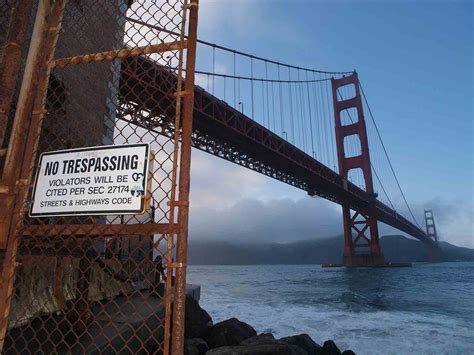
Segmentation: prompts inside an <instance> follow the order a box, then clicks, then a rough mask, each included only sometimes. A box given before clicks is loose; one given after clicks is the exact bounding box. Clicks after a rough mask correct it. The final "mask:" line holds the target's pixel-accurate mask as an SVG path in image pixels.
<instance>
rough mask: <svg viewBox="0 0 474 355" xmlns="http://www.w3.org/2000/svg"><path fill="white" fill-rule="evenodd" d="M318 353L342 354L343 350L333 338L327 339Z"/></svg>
mask: <svg viewBox="0 0 474 355" xmlns="http://www.w3.org/2000/svg"><path fill="white" fill-rule="evenodd" d="M317 354H318V355H341V350H339V348H338V347H337V345H336V344H335V343H334V342H333V341H332V340H326V341H325V342H324V345H323V347H322V348H321V349H319V350H318V352H317Z"/></svg>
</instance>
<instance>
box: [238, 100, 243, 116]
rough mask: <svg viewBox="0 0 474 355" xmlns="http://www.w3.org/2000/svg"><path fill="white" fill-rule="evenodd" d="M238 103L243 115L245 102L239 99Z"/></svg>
mask: <svg viewBox="0 0 474 355" xmlns="http://www.w3.org/2000/svg"><path fill="white" fill-rule="evenodd" d="M238 105H239V108H241V110H240V112H241V113H242V115H243V114H244V103H243V102H242V101H239V103H238Z"/></svg>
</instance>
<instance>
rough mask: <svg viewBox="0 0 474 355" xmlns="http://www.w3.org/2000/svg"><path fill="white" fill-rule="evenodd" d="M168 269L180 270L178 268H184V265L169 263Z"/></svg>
mask: <svg viewBox="0 0 474 355" xmlns="http://www.w3.org/2000/svg"><path fill="white" fill-rule="evenodd" d="M168 265H169V267H171V268H180V267H186V264H185V263H169V264H168Z"/></svg>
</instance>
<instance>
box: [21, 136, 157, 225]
mask: <svg viewBox="0 0 474 355" xmlns="http://www.w3.org/2000/svg"><path fill="white" fill-rule="evenodd" d="M149 154H150V146H149V145H148V144H129V145H111V146H101V147H88V148H80V149H70V150H60V151H54V152H46V153H43V154H41V157H40V160H39V167H38V171H37V173H36V180H35V184H34V186H33V201H32V206H31V209H30V216H31V217H48V216H68V215H69V216H72V215H105V214H139V213H143V212H144V209H145V194H146V186H147V175H148V159H149Z"/></svg>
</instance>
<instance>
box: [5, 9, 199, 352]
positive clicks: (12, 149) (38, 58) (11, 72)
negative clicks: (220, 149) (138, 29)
mask: <svg viewBox="0 0 474 355" xmlns="http://www.w3.org/2000/svg"><path fill="white" fill-rule="evenodd" d="M19 3H20V6H18V7H17V8H16V9H15V11H14V13H13V15H12V16H11V22H10V25H9V30H8V33H7V40H6V42H5V43H6V45H5V52H4V56H3V64H4V65H3V66H2V71H1V72H0V78H1V79H2V83H3V85H2V89H1V91H0V143H1V142H3V140H4V138H5V126H6V124H5V122H6V121H7V118H8V115H9V110H10V107H11V103H12V100H13V95H14V90H15V83H16V80H17V76H18V73H19V70H20V64H19V63H20V60H19V59H20V56H21V46H20V43H21V42H22V41H23V39H24V37H25V33H26V31H27V26H28V17H27V16H26V14H27V13H29V12H31V9H32V4H33V0H23V1H20V2H19ZM65 6H66V0H39V1H38V9H37V12H36V17H35V21H34V27H33V32H32V38H31V42H30V47H29V50H28V57H27V61H26V66H25V70H24V74H23V79H22V83H21V89H20V94H19V97H18V102H17V108H16V111H15V116H14V121H13V122H14V123H13V128H12V133H11V136H10V141H9V144H8V149H2V150H1V151H0V153H1V154H0V155H2V156H4V158H5V164H4V168H3V175H2V179H1V185H0V197H1V199H2V201H3V202H2V203H1V204H0V262H1V265H2V267H1V269H0V271H1V283H0V352H1V349H3V344H4V340H5V336H6V332H7V328H8V315H9V311H10V303H11V298H12V292H13V279H14V277H13V275H14V273H15V268H16V257H17V249H18V239H19V236H20V235H28V233H32V234H33V233H38V232H39V233H41V228H42V226H29V227H27V228H24V229H22V228H21V223H20V222H21V220H22V218H23V216H24V215H25V213H26V212H27V211H26V208H25V206H26V205H27V204H26V202H27V199H28V189H29V186H30V184H31V180H32V176H31V175H32V174H31V171H32V169H31V167H32V166H33V164H34V158H35V151H36V147H37V145H38V140H39V134H38V133H39V132H40V131H41V123H42V120H43V116H44V114H45V101H46V93H47V90H48V85H49V74H50V72H51V70H52V68H53V67H55V66H58V67H63V66H67V65H70V64H71V65H76V64H82V63H89V62H92V61H103V60H112V59H114V58H124V57H128V56H138V55H140V54H149V53H155V52H162V51H168V50H176V49H180V50H182V51H184V49H186V58H185V61H186V76H185V79H184V90H183V89H182V83H181V80H179V82H178V89H177V92H176V97H177V98H176V123H177V128H178V125H179V121H180V120H181V131H180V130H179V129H176V130H175V140H176V142H177V141H178V140H180V142H181V149H180V151H179V152H178V148H177V144H175V154H176V156H177V154H179V155H180V156H179V177H178V176H177V174H178V165H177V160H176V159H174V162H173V175H174V177H175V180H174V181H175V182H176V181H178V189H177V190H178V196H177V198H176V196H175V193H174V192H173V194H172V198H171V200H170V202H169V203H170V214H171V218H170V222H169V223H167V224H163V223H162V224H139V225H130V226H121V228H120V231H119V230H118V229H117V230H116V231H114V230H111V228H110V226H109V227H108V228H107V230H105V227H104V226H101V225H55V226H54V227H55V228H53V229H51V227H49V228H48V229H45V228H43V229H44V231H43V233H50V234H52V235H54V234H55V233H61V234H67V232H68V231H69V233H71V234H76V235H77V234H78V233H79V232H80V231H81V230H82V232H83V233H87V234H88V235H92V234H98V235H101V236H105V235H106V234H107V233H111V234H114V235H118V234H120V233H123V234H127V235H134V234H146V233H154V232H166V233H167V234H169V235H175V236H176V237H177V246H176V260H175V262H173V263H171V264H170V266H171V267H170V268H168V271H167V272H168V275H169V276H171V274H172V272H173V270H174V271H175V286H174V302H173V320H172V324H170V318H171V317H170V312H167V317H166V318H167V319H166V322H167V323H168V326H166V325H165V334H164V339H165V344H168V343H167V340H168V339H169V338H170V337H171V352H172V353H173V354H178V355H179V354H182V353H183V349H184V319H185V318H184V313H185V297H186V267H187V246H188V242H187V239H188V220H189V188H190V165H191V143H192V119H193V106H194V71H195V63H196V43H197V25H198V7H199V0H189V2H188V0H184V5H183V18H182V32H181V36H180V41H179V42H180V43H176V42H175V43H165V44H160V45H154V46H148V47H146V48H145V47H137V48H130V49H129V48H127V49H122V50H115V51H109V52H101V53H93V54H86V55H83V56H78V57H74V58H62V59H59V60H53V57H54V52H55V47H56V43H57V39H58V35H59V31H60V28H61V21H62V16H63V13H64V9H65ZM187 16H189V22H188V23H187V26H188V27H187V36H185V29H186V18H187ZM12 23H15V24H16V26H14V25H12ZM185 37H187V38H186V39H185ZM182 66H183V63H182V60H180V63H179V68H178V71H179V77H182V76H181V73H182V71H183V67H182ZM19 162H20V163H19ZM174 190H175V188H174V187H173V189H172V191H174ZM175 209H177V213H176V216H177V223H176V224H175V223H174V214H175ZM35 228H36V229H38V230H34V229H35ZM168 243H170V241H168ZM171 243H172V241H171ZM172 269H173V270H172ZM167 284H168V285H167V286H169V287H167V290H169V292H170V293H171V277H168V278H167ZM166 308H167V309H168V310H170V309H171V295H170V294H167V297H166ZM170 327H172V331H171V329H170ZM164 352H165V354H167V353H169V348H168V346H165V349H164Z"/></svg>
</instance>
